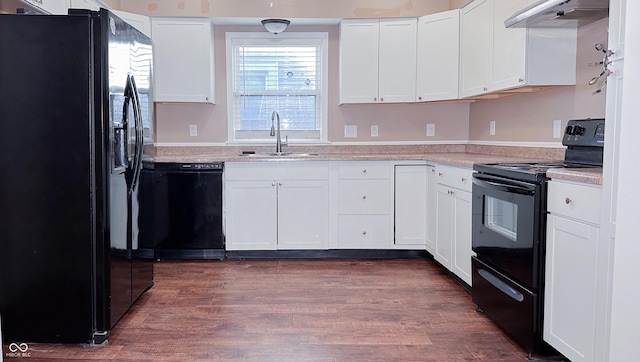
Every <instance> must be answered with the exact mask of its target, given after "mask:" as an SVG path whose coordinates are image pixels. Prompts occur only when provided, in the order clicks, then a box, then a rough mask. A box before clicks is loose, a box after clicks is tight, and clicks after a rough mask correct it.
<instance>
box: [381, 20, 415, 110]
mask: <svg viewBox="0 0 640 362" xmlns="http://www.w3.org/2000/svg"><path fill="white" fill-rule="evenodd" d="M416 37H417V21H416V19H406V20H395V19H380V47H379V49H378V62H379V63H378V77H379V78H378V94H379V98H380V102H385V103H388V102H415V101H416Z"/></svg>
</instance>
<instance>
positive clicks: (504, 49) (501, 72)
mask: <svg viewBox="0 0 640 362" xmlns="http://www.w3.org/2000/svg"><path fill="white" fill-rule="evenodd" d="M526 6H527V0H493V47H492V57H491V58H492V62H491V74H490V79H491V82H490V84H489V90H490V91H496V90H502V89H508V88H513V87H517V86H520V85H524V83H525V78H526V73H525V64H526V36H527V29H526V28H509V29H507V28H505V27H504V20H505V19H507V18H509V17H510V16H511V15H513V14H514V13H516V12H517V11H519V10H522V9H523V8H525V7H526Z"/></svg>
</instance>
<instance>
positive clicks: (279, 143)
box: [269, 111, 289, 153]
mask: <svg viewBox="0 0 640 362" xmlns="http://www.w3.org/2000/svg"><path fill="white" fill-rule="evenodd" d="M275 119H277V120H278V128H277V130H274V128H273V126H274V125H273V121H274V120H275ZM269 136H271V137H273V136H276V153H282V146H283V145H284V146H286V145H287V144H288V141H289V136H285V141H284V144H283V143H282V139H281V138H280V114H278V111H273V113H271V132H269Z"/></svg>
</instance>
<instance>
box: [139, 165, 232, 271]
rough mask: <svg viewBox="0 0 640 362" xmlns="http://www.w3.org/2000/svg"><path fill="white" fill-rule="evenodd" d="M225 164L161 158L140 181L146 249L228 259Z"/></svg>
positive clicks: (161, 255) (171, 255) (160, 254)
mask: <svg viewBox="0 0 640 362" xmlns="http://www.w3.org/2000/svg"><path fill="white" fill-rule="evenodd" d="M223 168H224V164H223V163H222V162H219V163H173V162H158V163H155V164H154V165H153V168H151V167H149V168H147V169H144V170H143V171H142V172H143V175H142V176H141V185H140V199H141V201H140V218H141V220H140V225H141V247H142V248H143V249H145V250H147V253H149V251H151V250H153V255H154V257H155V258H156V259H224V240H225V239H224V232H223V229H222V172H223Z"/></svg>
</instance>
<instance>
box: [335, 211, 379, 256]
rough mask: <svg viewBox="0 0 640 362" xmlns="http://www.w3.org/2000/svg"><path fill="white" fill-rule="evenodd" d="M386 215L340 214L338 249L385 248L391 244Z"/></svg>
mask: <svg viewBox="0 0 640 362" xmlns="http://www.w3.org/2000/svg"><path fill="white" fill-rule="evenodd" d="M389 218H390V216H388V215H340V218H339V219H338V246H339V248H340V249H386V248H389V246H390V245H391V226H390V225H389V223H390V220H389Z"/></svg>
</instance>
